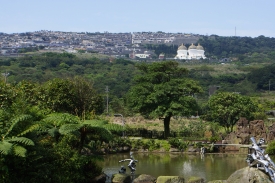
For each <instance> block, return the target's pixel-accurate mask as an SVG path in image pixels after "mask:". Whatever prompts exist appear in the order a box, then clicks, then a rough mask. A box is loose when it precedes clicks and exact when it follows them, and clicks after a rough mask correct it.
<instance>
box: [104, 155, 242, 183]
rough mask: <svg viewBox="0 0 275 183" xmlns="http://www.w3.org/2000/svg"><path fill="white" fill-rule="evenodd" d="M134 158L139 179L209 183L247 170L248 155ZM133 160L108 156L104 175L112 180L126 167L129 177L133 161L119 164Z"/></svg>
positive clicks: (138, 156)
mask: <svg viewBox="0 0 275 183" xmlns="http://www.w3.org/2000/svg"><path fill="white" fill-rule="evenodd" d="M133 156H134V158H135V159H136V160H138V162H137V166H136V172H135V175H136V177H137V176H138V175H140V174H149V175H152V176H154V177H156V178H157V177H158V176H161V175H164V176H165V175H166V176H169V175H171V176H172V175H176V176H183V177H185V178H186V179H188V178H189V177H190V176H197V177H201V178H204V180H205V181H211V180H225V179H227V178H228V177H229V176H230V175H231V174H232V173H233V172H235V171H236V170H238V169H241V168H244V167H246V166H247V162H246V161H245V159H246V156H247V155H246V154H205V155H200V154H182V153H134V154H133ZM129 158H130V154H129V153H127V154H112V155H106V156H104V162H101V163H102V164H101V165H102V167H103V171H104V172H105V173H106V174H107V175H108V176H109V177H112V174H116V173H118V171H119V169H120V167H121V166H122V165H123V166H124V167H126V168H127V171H126V173H127V174H130V169H129V168H128V167H127V165H128V163H129V161H125V162H122V163H119V160H123V159H129ZM107 182H110V179H108V180H107Z"/></svg>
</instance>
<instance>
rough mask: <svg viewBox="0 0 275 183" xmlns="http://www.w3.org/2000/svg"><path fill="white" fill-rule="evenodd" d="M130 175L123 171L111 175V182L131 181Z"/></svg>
mask: <svg viewBox="0 0 275 183" xmlns="http://www.w3.org/2000/svg"><path fill="white" fill-rule="evenodd" d="M131 182H132V181H131V176H130V175H127V174H124V173H117V174H113V175H112V183H131Z"/></svg>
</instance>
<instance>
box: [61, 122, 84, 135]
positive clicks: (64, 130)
mask: <svg viewBox="0 0 275 183" xmlns="http://www.w3.org/2000/svg"><path fill="white" fill-rule="evenodd" d="M82 127H83V124H65V125H62V126H61V127H60V129H59V132H60V133H61V134H64V135H65V134H69V133H72V132H74V131H77V130H80V129H81V128H82Z"/></svg>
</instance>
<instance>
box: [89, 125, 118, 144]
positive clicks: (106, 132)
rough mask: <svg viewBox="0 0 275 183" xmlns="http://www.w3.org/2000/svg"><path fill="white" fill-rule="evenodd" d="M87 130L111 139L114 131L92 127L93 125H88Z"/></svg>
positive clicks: (105, 138)
mask: <svg viewBox="0 0 275 183" xmlns="http://www.w3.org/2000/svg"><path fill="white" fill-rule="evenodd" d="M86 128H87V131H89V132H90V133H97V134H98V135H100V137H101V138H102V139H104V140H107V141H108V140H111V139H112V138H113V136H112V133H111V132H110V131H109V130H107V129H105V128H102V127H92V126H87V127H86Z"/></svg>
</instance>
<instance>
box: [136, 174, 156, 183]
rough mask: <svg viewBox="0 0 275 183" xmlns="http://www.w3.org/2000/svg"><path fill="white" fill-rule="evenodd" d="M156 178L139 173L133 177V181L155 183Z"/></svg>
mask: <svg viewBox="0 0 275 183" xmlns="http://www.w3.org/2000/svg"><path fill="white" fill-rule="evenodd" d="M156 180H157V179H156V178H155V177H153V176H151V175H147V174H141V175H140V176H138V178H136V179H134V181H133V183H155V182H156Z"/></svg>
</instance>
